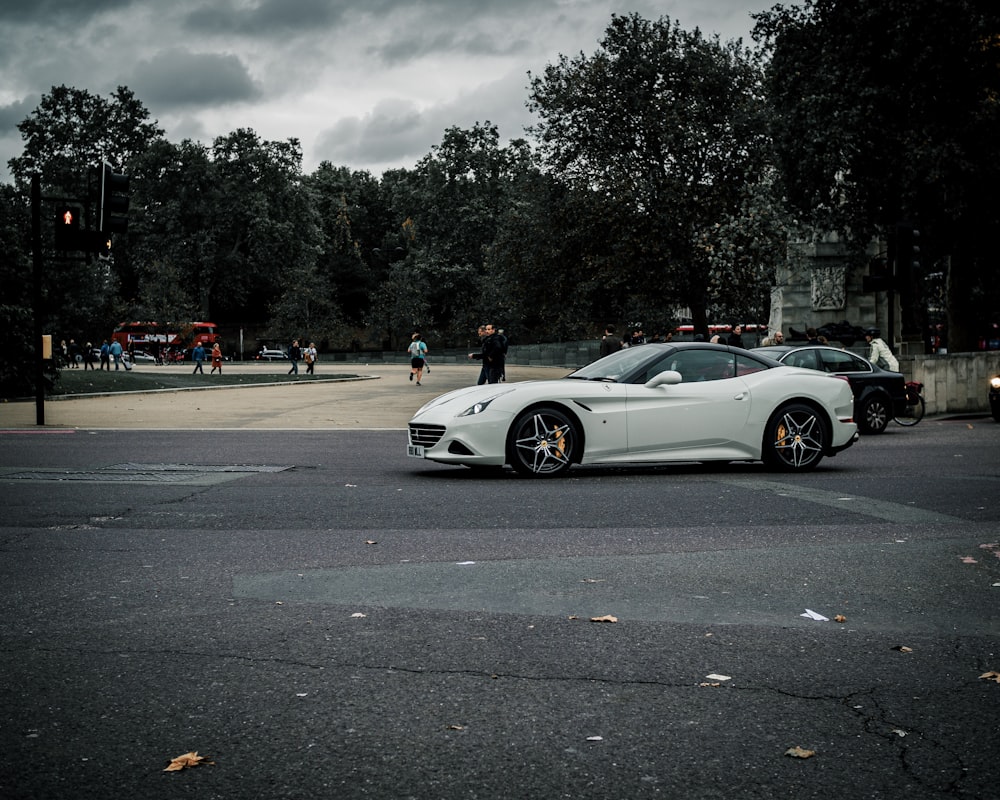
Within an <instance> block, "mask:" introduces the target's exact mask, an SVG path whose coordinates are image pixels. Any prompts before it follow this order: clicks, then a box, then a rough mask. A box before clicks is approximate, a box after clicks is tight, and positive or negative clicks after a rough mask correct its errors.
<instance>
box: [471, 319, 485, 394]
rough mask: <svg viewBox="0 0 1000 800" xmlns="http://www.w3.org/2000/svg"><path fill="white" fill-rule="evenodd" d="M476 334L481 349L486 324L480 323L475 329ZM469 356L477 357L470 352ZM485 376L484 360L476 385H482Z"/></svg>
mask: <svg viewBox="0 0 1000 800" xmlns="http://www.w3.org/2000/svg"><path fill="white" fill-rule="evenodd" d="M476 335H477V336H478V337H479V347H480V349H481V348H482V346H483V342H484V341H486V326H485V325H480V326H479V327H478V328H477V329H476ZM469 358H478V357H477V356H473V355H472V354H471V353H470V354H469ZM486 378H487V370H486V362H485V361H484V362H483V364H482V366H481V367H480V368H479V377H478V378H476V386H482V385H483V384H484V383H486Z"/></svg>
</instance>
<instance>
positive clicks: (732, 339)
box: [726, 322, 743, 347]
mask: <svg viewBox="0 0 1000 800" xmlns="http://www.w3.org/2000/svg"><path fill="white" fill-rule="evenodd" d="M726 344H728V345H729V346H730V347H743V326H742V325H740V323H738V322H737V323H736V324H735V325H733V332H732V333H731V334H729V338H728V339H727V340H726Z"/></svg>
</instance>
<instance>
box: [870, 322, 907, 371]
mask: <svg viewBox="0 0 1000 800" xmlns="http://www.w3.org/2000/svg"><path fill="white" fill-rule="evenodd" d="M865 339H866V340H867V342H868V344H869V345H871V348H872V349H871V352H870V353H869V354H868V360H869V361H871V362H872V363H873V364H877V365H878V366H880V367H882V368H883V369H891V370H892V371H893V372H899V362H898V361H897V360H896V356H894V355H893V354H892V350H890V349H889V345H887V344H886V343H885V342H884V341H883V340H882V331H880V330H879V329H878V328H868V330H866V331H865Z"/></svg>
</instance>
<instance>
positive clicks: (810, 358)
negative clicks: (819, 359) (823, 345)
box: [781, 350, 820, 369]
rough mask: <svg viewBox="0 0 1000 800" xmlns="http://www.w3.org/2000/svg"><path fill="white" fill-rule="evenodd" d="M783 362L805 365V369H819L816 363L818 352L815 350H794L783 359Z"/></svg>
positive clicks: (791, 365) (798, 365)
mask: <svg viewBox="0 0 1000 800" xmlns="http://www.w3.org/2000/svg"><path fill="white" fill-rule="evenodd" d="M781 363H782V364H787V365H788V366H790V367H804V368H805V369H819V368H820V366H819V364H817V363H816V352H815V351H813V350H793V351H792V352H790V353H789V354H788V355H787V356H786V357H785V358H783V359H782V360H781Z"/></svg>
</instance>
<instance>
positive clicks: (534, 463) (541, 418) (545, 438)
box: [507, 407, 583, 478]
mask: <svg viewBox="0 0 1000 800" xmlns="http://www.w3.org/2000/svg"><path fill="white" fill-rule="evenodd" d="M582 443H583V440H582V438H581V436H580V431H579V430H578V429H577V425H576V423H575V422H573V420H571V419H570V418H569V417H568V416H566V414H564V413H563V412H562V411H560V410H559V409H557V408H549V407H543V408H533V409H531V410H530V411H525V412H524V413H523V414H521V416H519V417H518V418H517V419H516V420H515V421H514V424H513V425H512V426H511V429H510V433H509V434H508V435H507V460H508V461H509V462H510V465H511V466H512V467H513V468H514V470H515V471H516V472H517V473H518V474H520V475H528V476H530V477H533V478H554V477H555V476H557V475H562V474H563V473H565V472H566V470H568V469H569V468H570V465H571V464H572V463H573V462H574V461H575V460H577V448H579V447H580V446H581V445H582Z"/></svg>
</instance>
